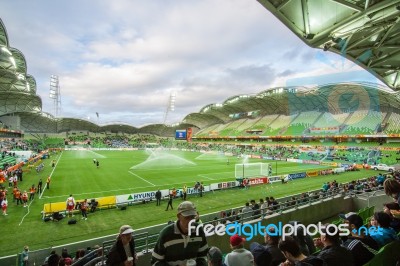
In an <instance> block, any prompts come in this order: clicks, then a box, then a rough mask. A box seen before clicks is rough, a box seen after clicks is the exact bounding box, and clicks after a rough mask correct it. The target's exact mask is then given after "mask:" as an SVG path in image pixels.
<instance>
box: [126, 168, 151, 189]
mask: <svg viewBox="0 0 400 266" xmlns="http://www.w3.org/2000/svg"><path fill="white" fill-rule="evenodd" d="M128 172H129V173H130V174H132V175H134V176H137V177H139V178H140V179H142V180H143V181H144V182H147V183H149V184H150V185H153V187H155V186H156V185H154V184H153V183H151V182H149V181H147V180H146V179H144V178H142V177H140V176H138V175H137V174H134V173H132V172H131V171H128Z"/></svg>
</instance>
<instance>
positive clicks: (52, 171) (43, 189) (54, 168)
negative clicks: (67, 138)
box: [39, 151, 63, 199]
mask: <svg viewBox="0 0 400 266" xmlns="http://www.w3.org/2000/svg"><path fill="white" fill-rule="evenodd" d="M62 154H63V151H62V152H61V154H60V156H59V157H58V159H57V162H56V165H55V166H54V167H53V170H51V173H50V181H51V176H52V175H53V173H54V170H56V167H57V164H58V162H59V161H60V159H61V156H62ZM46 181H47V179H46ZM46 188H47V182H46V185H45V186H44V188H42V193H41V194H40V196H39V199H41V198H42V197H43V193H44V191H45V190H46Z"/></svg>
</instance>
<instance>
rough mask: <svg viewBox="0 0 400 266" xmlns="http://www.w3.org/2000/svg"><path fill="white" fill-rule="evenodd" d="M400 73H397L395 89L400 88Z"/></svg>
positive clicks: (394, 83)
mask: <svg viewBox="0 0 400 266" xmlns="http://www.w3.org/2000/svg"><path fill="white" fill-rule="evenodd" d="M399 80H400V71H397V74H396V77H395V78H394V82H393V87H394V88H397V87H398V86H399Z"/></svg>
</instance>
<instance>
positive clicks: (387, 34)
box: [377, 17, 400, 47]
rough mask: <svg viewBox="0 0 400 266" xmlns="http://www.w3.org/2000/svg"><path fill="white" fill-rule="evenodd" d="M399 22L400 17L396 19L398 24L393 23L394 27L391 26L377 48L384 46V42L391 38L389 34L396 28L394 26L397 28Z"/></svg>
mask: <svg viewBox="0 0 400 266" xmlns="http://www.w3.org/2000/svg"><path fill="white" fill-rule="evenodd" d="M399 21H400V17H398V18H397V19H396V22H395V23H393V25H391V26H390V27H389V29H388V30H387V31H386V33H385V35H383V37H382V39H381V40H380V42H379V43H378V45H377V47H380V46H381V45H382V44H383V42H384V41H385V40H386V38H387V37H388V36H389V33H390V32H391V31H392V29H393V28H394V26H396V24H397V23H399Z"/></svg>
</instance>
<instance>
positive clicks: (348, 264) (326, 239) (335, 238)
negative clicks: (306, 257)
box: [314, 225, 354, 266]
mask: <svg viewBox="0 0 400 266" xmlns="http://www.w3.org/2000/svg"><path fill="white" fill-rule="evenodd" d="M325 226H327V225H325ZM327 230H329V231H327ZM331 230H332V231H331ZM334 230H336V227H334V228H333V227H328V228H326V227H325V228H322V229H321V231H322V232H321V236H320V237H319V238H316V239H314V243H315V246H316V247H318V248H321V249H322V250H321V252H319V253H318V255H317V256H318V258H321V259H323V260H324V261H325V262H326V264H327V266H337V265H340V266H353V265H354V262H353V255H352V254H351V252H350V251H349V250H348V249H347V248H345V247H342V246H341V245H340V238H339V232H338V231H336V234H334V232H333V231H334Z"/></svg>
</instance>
